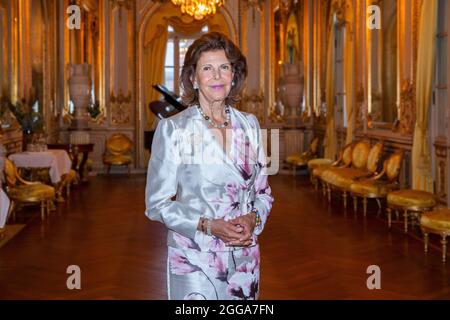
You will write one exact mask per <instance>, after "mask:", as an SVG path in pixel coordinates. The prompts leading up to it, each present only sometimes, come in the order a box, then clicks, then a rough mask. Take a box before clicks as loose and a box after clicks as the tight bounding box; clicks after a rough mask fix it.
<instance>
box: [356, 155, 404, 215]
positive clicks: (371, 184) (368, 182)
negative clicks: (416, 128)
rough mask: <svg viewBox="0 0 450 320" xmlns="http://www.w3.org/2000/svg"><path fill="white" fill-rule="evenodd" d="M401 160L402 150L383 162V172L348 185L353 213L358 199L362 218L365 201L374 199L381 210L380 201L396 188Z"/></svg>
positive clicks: (365, 210)
mask: <svg viewBox="0 0 450 320" xmlns="http://www.w3.org/2000/svg"><path fill="white" fill-rule="evenodd" d="M402 160H403V150H400V151H396V152H395V153H393V154H392V155H391V156H389V158H388V159H387V160H385V161H384V166H383V170H382V171H381V172H380V173H379V174H377V175H375V176H373V177H371V178H369V179H361V180H357V181H355V182H353V183H352V184H351V185H350V193H351V195H352V197H353V209H354V210H355V212H356V210H357V207H358V197H360V198H362V199H363V210H364V211H363V212H364V216H366V213H367V199H375V200H376V201H377V204H378V207H379V209H380V210H381V202H380V199H383V198H386V197H387V195H388V193H389V192H391V191H392V190H395V189H397V188H398V177H399V174H400V169H401V165H402Z"/></svg>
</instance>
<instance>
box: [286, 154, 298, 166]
mask: <svg viewBox="0 0 450 320" xmlns="http://www.w3.org/2000/svg"><path fill="white" fill-rule="evenodd" d="M300 159H302V154H292V155H290V156H288V157H287V158H286V162H287V163H291V164H294V163H295V162H297V161H299V160H300Z"/></svg>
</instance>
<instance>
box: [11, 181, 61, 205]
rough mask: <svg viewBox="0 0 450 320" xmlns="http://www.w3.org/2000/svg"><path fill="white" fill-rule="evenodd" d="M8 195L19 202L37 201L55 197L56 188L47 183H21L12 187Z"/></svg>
mask: <svg viewBox="0 0 450 320" xmlns="http://www.w3.org/2000/svg"><path fill="white" fill-rule="evenodd" d="M8 196H9V197H10V198H11V199H12V200H16V201H19V202H36V201H42V200H50V199H53V198H54V197H55V188H53V187H51V186H48V185H46V184H41V183H40V184H34V185H21V186H18V187H14V188H10V189H9V191H8Z"/></svg>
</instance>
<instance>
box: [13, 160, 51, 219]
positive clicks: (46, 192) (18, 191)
mask: <svg viewBox="0 0 450 320" xmlns="http://www.w3.org/2000/svg"><path fill="white" fill-rule="evenodd" d="M4 171H5V178H6V183H7V187H6V192H7V194H8V197H9V199H10V200H11V209H10V210H11V211H10V212H12V213H14V209H15V206H16V205H17V204H20V205H21V204H35V203H40V204H41V219H42V220H44V219H45V210H46V209H47V214H49V213H50V206H51V205H52V202H53V201H54V200H55V188H53V187H51V186H48V185H46V184H43V183H40V182H30V181H26V180H24V179H22V177H21V176H20V175H19V173H18V171H17V167H16V166H15V165H14V163H13V162H12V161H11V160H9V159H7V158H5V168H4Z"/></svg>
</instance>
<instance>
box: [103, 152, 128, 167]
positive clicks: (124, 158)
mask: <svg viewBox="0 0 450 320" xmlns="http://www.w3.org/2000/svg"><path fill="white" fill-rule="evenodd" d="M103 163H105V164H112V165H124V164H129V163H131V156H129V155H113V154H109V155H106V156H104V157H103Z"/></svg>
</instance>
